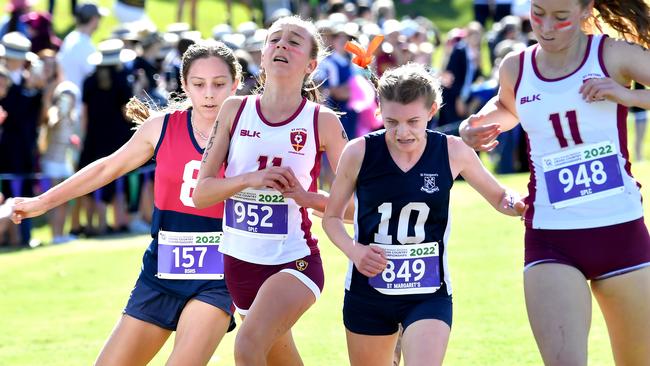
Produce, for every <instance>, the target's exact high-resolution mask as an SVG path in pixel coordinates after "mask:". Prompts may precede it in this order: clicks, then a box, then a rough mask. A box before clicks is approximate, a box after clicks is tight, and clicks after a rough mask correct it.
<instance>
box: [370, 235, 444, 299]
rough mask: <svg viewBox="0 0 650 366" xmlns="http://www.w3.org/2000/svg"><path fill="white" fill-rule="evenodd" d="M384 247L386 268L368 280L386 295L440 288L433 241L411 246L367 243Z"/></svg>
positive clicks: (426, 292) (438, 264)
mask: <svg viewBox="0 0 650 366" xmlns="http://www.w3.org/2000/svg"><path fill="white" fill-rule="evenodd" d="M370 245H373V246H378V247H380V248H382V249H384V252H385V253H386V257H387V258H388V264H387V265H386V269H384V271H383V272H382V273H380V274H378V275H377V276H375V277H372V278H369V279H368V283H369V284H370V286H372V287H374V288H375V289H376V290H377V291H379V292H381V293H382V294H386V295H406V294H428V293H433V292H435V291H436V290H438V288H440V285H441V281H440V254H439V248H438V243H437V242H432V243H422V244H411V245H381V244H370Z"/></svg>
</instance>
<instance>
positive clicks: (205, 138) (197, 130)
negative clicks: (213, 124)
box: [190, 113, 208, 140]
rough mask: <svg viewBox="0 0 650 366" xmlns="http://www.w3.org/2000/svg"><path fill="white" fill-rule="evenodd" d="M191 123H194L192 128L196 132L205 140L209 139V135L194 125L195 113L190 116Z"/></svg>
mask: <svg viewBox="0 0 650 366" xmlns="http://www.w3.org/2000/svg"><path fill="white" fill-rule="evenodd" d="M190 124H191V125H192V129H193V130H194V132H196V133H197V134H198V135H199V137H200V138H202V139H203V140H207V139H208V136H206V135H205V134H204V133H203V132H201V130H199V129H198V128H196V126H195V125H194V113H192V116H191V117H190Z"/></svg>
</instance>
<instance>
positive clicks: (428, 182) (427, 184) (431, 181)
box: [420, 173, 440, 194]
mask: <svg viewBox="0 0 650 366" xmlns="http://www.w3.org/2000/svg"><path fill="white" fill-rule="evenodd" d="M420 176H422V177H423V178H424V183H423V184H422V188H420V190H421V191H422V192H425V193H429V194H431V193H434V192H438V191H439V190H440V188H438V187H436V177H437V176H438V174H426V173H422V174H420Z"/></svg>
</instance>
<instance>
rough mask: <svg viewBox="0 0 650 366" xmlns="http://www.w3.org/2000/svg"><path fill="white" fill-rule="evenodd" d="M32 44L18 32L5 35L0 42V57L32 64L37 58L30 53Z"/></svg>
mask: <svg viewBox="0 0 650 366" xmlns="http://www.w3.org/2000/svg"><path fill="white" fill-rule="evenodd" d="M31 48H32V42H30V40H29V39H27V37H25V36H24V35H23V34H22V33H20V32H11V33H7V34H5V35H4V36H3V37H2V41H0V57H6V58H10V59H14V60H25V61H30V62H33V61H35V60H38V56H36V54H34V53H33V52H31V51H30V49H31Z"/></svg>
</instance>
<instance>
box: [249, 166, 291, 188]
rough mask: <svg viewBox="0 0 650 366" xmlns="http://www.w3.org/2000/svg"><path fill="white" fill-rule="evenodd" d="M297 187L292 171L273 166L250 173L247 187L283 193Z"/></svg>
mask: <svg viewBox="0 0 650 366" xmlns="http://www.w3.org/2000/svg"><path fill="white" fill-rule="evenodd" d="M296 185H299V183H298V180H297V179H296V176H295V175H294V174H293V171H292V170H291V169H290V168H287V167H279V166H273V167H270V168H266V169H262V170H258V171H256V172H254V173H251V175H250V180H249V186H250V187H252V188H273V189H275V190H276V191H279V192H283V191H285V190H289V189H293V188H294V187H295V186H296Z"/></svg>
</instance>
